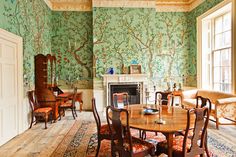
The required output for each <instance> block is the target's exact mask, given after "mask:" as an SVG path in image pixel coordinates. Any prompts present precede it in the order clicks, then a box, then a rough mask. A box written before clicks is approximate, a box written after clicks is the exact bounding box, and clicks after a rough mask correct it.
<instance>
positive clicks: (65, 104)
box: [60, 102, 72, 108]
mask: <svg viewBox="0 0 236 157" xmlns="http://www.w3.org/2000/svg"><path fill="white" fill-rule="evenodd" d="M60 107H68V108H69V107H72V103H70V102H66V103H63V104H61V105H60Z"/></svg>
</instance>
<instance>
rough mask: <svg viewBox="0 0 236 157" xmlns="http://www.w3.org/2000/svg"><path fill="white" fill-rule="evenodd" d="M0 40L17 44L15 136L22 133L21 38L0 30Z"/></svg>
mask: <svg viewBox="0 0 236 157" xmlns="http://www.w3.org/2000/svg"><path fill="white" fill-rule="evenodd" d="M0 38H3V39H5V40H8V41H10V42H14V43H16V44H17V50H16V52H17V54H16V55H17V89H18V93H17V109H16V110H17V115H16V116H17V119H18V121H17V134H20V133H22V132H23V131H24V127H23V126H24V122H23V39H22V37H20V36H18V35H15V34H13V33H11V32H8V31H6V30H4V29H1V28H0Z"/></svg>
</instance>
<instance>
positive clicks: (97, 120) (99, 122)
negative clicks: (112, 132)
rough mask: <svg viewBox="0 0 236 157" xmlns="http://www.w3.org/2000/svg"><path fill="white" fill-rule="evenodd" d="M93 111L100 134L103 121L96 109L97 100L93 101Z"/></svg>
mask: <svg viewBox="0 0 236 157" xmlns="http://www.w3.org/2000/svg"><path fill="white" fill-rule="evenodd" d="M92 111H93V115H94V118H95V121H96V124H97V131H98V133H99V132H100V128H101V120H100V117H99V114H98V111H97V108H96V102H95V98H93V99H92Z"/></svg>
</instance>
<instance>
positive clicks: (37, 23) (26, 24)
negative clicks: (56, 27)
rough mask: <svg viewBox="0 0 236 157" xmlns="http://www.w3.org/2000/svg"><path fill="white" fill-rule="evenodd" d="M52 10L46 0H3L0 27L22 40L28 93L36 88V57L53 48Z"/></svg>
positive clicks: (0, 4)
mask: <svg viewBox="0 0 236 157" xmlns="http://www.w3.org/2000/svg"><path fill="white" fill-rule="evenodd" d="M50 17H51V11H50V9H49V8H48V7H47V5H46V4H45V3H44V1H43V0H33V1H28V0H2V1H1V2H0V21H1V22H0V28H3V29H5V30H7V31H9V32H12V33H14V34H17V35H19V36H21V37H22V38H23V44H24V45H23V49H24V51H23V52H24V59H23V69H24V89H25V91H26V90H28V89H30V88H33V87H34V55H35V54H38V53H43V54H47V53H50V49H51V40H50V39H51V35H50V33H51V26H50V24H51V21H50Z"/></svg>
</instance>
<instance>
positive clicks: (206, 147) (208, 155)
mask: <svg viewBox="0 0 236 157" xmlns="http://www.w3.org/2000/svg"><path fill="white" fill-rule="evenodd" d="M204 144H205V146H204V147H205V151H206V155H207V157H210V154H209V151H208V146H207V132H206V139H205V143H204Z"/></svg>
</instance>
